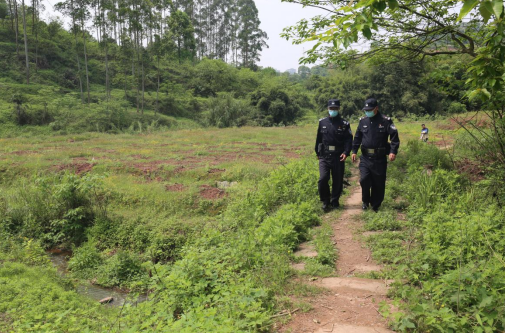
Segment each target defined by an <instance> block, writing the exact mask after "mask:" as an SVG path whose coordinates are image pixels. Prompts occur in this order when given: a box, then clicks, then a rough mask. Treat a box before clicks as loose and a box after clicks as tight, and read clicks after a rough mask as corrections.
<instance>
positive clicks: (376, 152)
mask: <svg viewBox="0 0 505 333" xmlns="http://www.w3.org/2000/svg"><path fill="white" fill-rule="evenodd" d="M361 152H362V153H363V154H365V155H366V156H375V157H379V156H385V155H386V154H387V152H386V148H384V147H380V148H363V147H361Z"/></svg>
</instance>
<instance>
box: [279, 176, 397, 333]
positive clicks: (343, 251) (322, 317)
mask: <svg viewBox="0 0 505 333" xmlns="http://www.w3.org/2000/svg"><path fill="white" fill-rule="evenodd" d="M352 169H353V174H354V176H353V177H352V178H351V184H352V187H351V194H350V196H349V197H347V199H346V201H345V203H344V206H343V211H342V214H341V215H340V217H338V218H337V219H335V217H334V216H332V215H333V214H326V215H324V216H323V219H325V220H326V221H329V222H331V224H332V227H333V234H334V236H333V237H334V244H335V247H336V249H337V251H338V260H337V262H336V272H337V275H338V276H337V277H329V278H322V279H317V280H315V281H311V282H307V283H309V284H312V285H315V286H319V287H322V288H324V289H325V290H326V292H323V293H321V294H318V295H316V296H310V297H307V298H304V299H302V300H303V301H304V302H306V303H309V304H310V305H311V307H312V310H311V311H308V312H306V313H300V312H296V313H294V314H293V315H292V317H291V320H290V321H289V322H288V323H287V324H285V325H283V326H282V327H280V329H279V330H278V331H279V332H291V333H302V332H303V333H308V332H312V333H376V332H379V333H386V332H393V331H391V330H389V329H388V328H387V324H386V321H385V319H384V318H383V317H382V316H381V315H380V313H379V303H380V302H382V301H387V300H388V298H387V296H386V294H387V291H388V285H389V283H391V282H392V281H385V280H374V279H367V278H358V277H355V275H356V274H359V273H369V272H372V271H379V270H380V269H381V268H382V267H381V266H380V265H378V264H376V263H375V262H374V261H373V260H372V258H371V253H370V250H368V249H366V248H365V247H364V245H363V244H362V243H361V242H360V241H359V240H357V239H356V237H353V232H355V230H356V229H358V228H359V227H360V226H362V225H363V222H362V221H360V220H359V218H358V216H359V214H361V189H360V187H359V184H358V176H357V175H356V174H357V169H356V168H355V167H354V166H353V167H352ZM331 219H333V221H332V220H331ZM300 249H301V252H299V253H295V255H301V256H315V255H317V253H315V252H314V251H313V250H310V246H309V245H307V244H302V245H301V246H300ZM294 268H295V269H303V268H302V267H300V266H296V265H294Z"/></svg>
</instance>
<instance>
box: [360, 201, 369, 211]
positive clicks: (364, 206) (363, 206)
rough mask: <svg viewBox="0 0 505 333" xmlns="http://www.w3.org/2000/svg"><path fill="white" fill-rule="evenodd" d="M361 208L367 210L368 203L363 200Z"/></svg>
mask: <svg viewBox="0 0 505 333" xmlns="http://www.w3.org/2000/svg"><path fill="white" fill-rule="evenodd" d="M361 209H363V210H367V209H368V204H367V203H366V202H363V205H361Z"/></svg>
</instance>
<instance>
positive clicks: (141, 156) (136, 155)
mask: <svg viewBox="0 0 505 333" xmlns="http://www.w3.org/2000/svg"><path fill="white" fill-rule="evenodd" d="M131 157H133V158H136V159H140V160H141V159H146V158H147V157H146V156H144V155H140V154H135V155H131Z"/></svg>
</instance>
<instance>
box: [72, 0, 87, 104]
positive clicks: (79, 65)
mask: <svg viewBox="0 0 505 333" xmlns="http://www.w3.org/2000/svg"><path fill="white" fill-rule="evenodd" d="M70 10H71V12H72V29H73V30H74V40H75V58H76V60H77V75H78V77H79V89H80V90H81V103H82V104H84V93H83V92H82V78H81V61H80V60H79V50H78V48H77V29H76V26H75V16H74V2H73V1H71V2H70Z"/></svg>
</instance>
